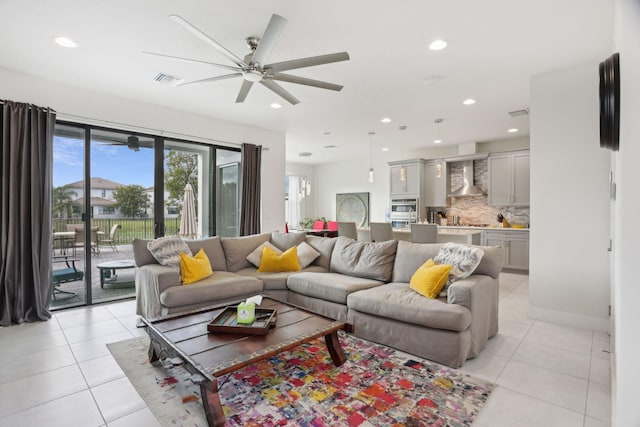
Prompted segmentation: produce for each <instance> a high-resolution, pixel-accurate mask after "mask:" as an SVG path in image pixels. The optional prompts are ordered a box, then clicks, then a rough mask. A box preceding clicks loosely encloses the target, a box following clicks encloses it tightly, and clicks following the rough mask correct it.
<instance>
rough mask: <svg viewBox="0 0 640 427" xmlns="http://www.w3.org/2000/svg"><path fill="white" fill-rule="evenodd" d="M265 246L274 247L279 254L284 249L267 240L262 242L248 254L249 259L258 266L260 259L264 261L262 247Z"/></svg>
mask: <svg viewBox="0 0 640 427" xmlns="http://www.w3.org/2000/svg"><path fill="white" fill-rule="evenodd" d="M264 247H268V248H270V249H272V250H273V251H274V252H275V253H277V254H278V255H280V254H281V253H282V251H281V250H280V249H278V248H276V247H275V246H274V245H273V243H271V242H268V241H267V242H262V243H260V245H258V247H257V248H255V249H254V250H253V251H251V253H250V254H249V255H247V261H249V262H250V263H251V264H253V265H255V266H256V268H258V267H260V261H262V248H264Z"/></svg>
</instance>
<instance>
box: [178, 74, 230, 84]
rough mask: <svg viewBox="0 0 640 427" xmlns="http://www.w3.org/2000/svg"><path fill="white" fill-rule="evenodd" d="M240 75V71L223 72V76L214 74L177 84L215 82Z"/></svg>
mask: <svg viewBox="0 0 640 427" xmlns="http://www.w3.org/2000/svg"><path fill="white" fill-rule="evenodd" d="M241 75H242V73H233V74H225V75H223V76H215V77H209V78H208V79H202V80H194V81H192V82H185V83H180V84H179V85H177V86H187V85H192V84H195V83H206V82H215V81H218V80H226V79H231V78H233V77H238V76H241Z"/></svg>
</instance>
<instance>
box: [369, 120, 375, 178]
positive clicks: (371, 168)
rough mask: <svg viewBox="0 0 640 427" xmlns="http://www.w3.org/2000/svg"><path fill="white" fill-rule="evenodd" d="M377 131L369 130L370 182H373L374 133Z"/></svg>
mask: <svg viewBox="0 0 640 427" xmlns="http://www.w3.org/2000/svg"><path fill="white" fill-rule="evenodd" d="M375 134H376V133H375V132H369V182H373V135H375Z"/></svg>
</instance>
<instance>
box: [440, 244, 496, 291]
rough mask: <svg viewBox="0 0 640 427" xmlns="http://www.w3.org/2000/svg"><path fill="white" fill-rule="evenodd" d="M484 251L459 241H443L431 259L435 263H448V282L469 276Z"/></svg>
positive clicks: (480, 259)
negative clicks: (449, 267)
mask: <svg viewBox="0 0 640 427" xmlns="http://www.w3.org/2000/svg"><path fill="white" fill-rule="evenodd" d="M483 255H484V251H483V250H482V249H480V248H478V247H473V246H468V245H463V244H461V243H451V242H449V243H445V245H444V246H442V247H441V248H440V251H438V255H436V257H435V258H434V259H433V260H434V261H435V262H436V264H450V265H451V266H452V268H451V271H450V272H449V283H453V282H455V281H456V280H460V279H464V278H466V277H469V276H470V275H471V273H473V272H474V271H475V269H476V267H478V264H480V261H482V257H483Z"/></svg>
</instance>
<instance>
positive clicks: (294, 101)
mask: <svg viewBox="0 0 640 427" xmlns="http://www.w3.org/2000/svg"><path fill="white" fill-rule="evenodd" d="M260 83H262V84H263V85H265V86H266V87H267V88H269V89H271V90H272V91H273V92H275V93H276V94H277V95H279V96H281V97H282V98H284V99H285V100H286V101H287V102H289V103H290V104H291V105H296V104H298V103H299V102H300V101H298V100H297V99H296V97H295V96H293V95H291V94H290V93H289V92H287V91H286V90H285V88H283V87H282V86H280V85H279V84H278V83H276V82H274V81H273V80H265V79H262V80H260Z"/></svg>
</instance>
